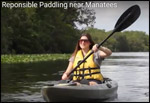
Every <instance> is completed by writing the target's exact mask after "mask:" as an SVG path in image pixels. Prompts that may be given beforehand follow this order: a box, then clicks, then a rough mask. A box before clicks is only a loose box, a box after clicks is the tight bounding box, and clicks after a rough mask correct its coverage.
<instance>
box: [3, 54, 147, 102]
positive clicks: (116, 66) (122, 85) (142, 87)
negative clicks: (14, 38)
mask: <svg viewBox="0 0 150 103" xmlns="http://www.w3.org/2000/svg"><path fill="white" fill-rule="evenodd" d="M67 65H68V60H56V61H47V62H38V63H28V64H27V63H26V64H23V63H20V64H1V101H2V102H45V101H44V100H43V98H42V95H41V87H42V86H45V85H47V84H49V83H52V82H55V81H57V80H60V78H61V75H62V73H63V72H64V70H65V69H66V68H67ZM101 71H102V74H103V75H104V76H106V77H109V78H111V79H113V80H115V81H117V82H118V85H119V87H118V91H117V93H118V97H117V98H114V99H112V100H106V102H149V52H114V53H113V54H112V55H111V56H110V57H108V58H106V59H105V60H104V61H103V62H102V66H101Z"/></svg>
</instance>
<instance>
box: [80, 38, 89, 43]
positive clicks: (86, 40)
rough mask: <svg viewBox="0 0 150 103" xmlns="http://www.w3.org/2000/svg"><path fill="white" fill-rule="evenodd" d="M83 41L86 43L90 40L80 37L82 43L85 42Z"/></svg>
mask: <svg viewBox="0 0 150 103" xmlns="http://www.w3.org/2000/svg"><path fill="white" fill-rule="evenodd" d="M83 41H84V42H85V43H88V42H89V40H88V39H80V40H79V42H80V43H81V42H83Z"/></svg>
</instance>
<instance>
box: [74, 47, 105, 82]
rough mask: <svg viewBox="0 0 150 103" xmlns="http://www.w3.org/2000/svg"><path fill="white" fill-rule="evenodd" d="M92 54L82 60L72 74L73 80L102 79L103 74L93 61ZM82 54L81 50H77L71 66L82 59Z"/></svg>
mask: <svg viewBox="0 0 150 103" xmlns="http://www.w3.org/2000/svg"><path fill="white" fill-rule="evenodd" d="M90 52H91V50H89V51H88V53H87V54H86V55H88V54H89V53H90ZM93 57H94V54H92V55H90V56H89V57H88V58H87V59H86V61H85V62H83V63H82V64H81V65H80V66H79V67H78V68H77V69H76V70H75V71H74V75H73V80H82V79H96V80H101V81H103V76H102V74H101V73H100V68H99V66H97V65H96V63H95V62H94V58H93ZM83 59H84V58H83V54H82V51H81V50H79V51H78V52H77V54H76V56H75V59H74V63H73V68H75V67H76V65H77V64H78V63H79V62H80V61H82V60H83Z"/></svg>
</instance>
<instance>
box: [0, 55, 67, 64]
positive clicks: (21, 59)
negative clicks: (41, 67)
mask: <svg viewBox="0 0 150 103" xmlns="http://www.w3.org/2000/svg"><path fill="white" fill-rule="evenodd" d="M69 57H70V54H20V55H1V63H9V64H10V63H30V62H40V61H49V60H53V61H55V60H60V59H69Z"/></svg>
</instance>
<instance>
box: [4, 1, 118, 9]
mask: <svg viewBox="0 0 150 103" xmlns="http://www.w3.org/2000/svg"><path fill="white" fill-rule="evenodd" d="M2 7H5V8H10V9H12V8H27V7H28V8H37V7H39V8H41V7H44V8H63V9H68V7H69V8H74V7H75V8H81V7H88V8H104V7H105V8H109V7H110V8H116V7H117V3H111V2H84V3H83V2H82V3H81V2H58V1H54V2H52V1H50V2H42V1H40V2H34V1H30V2H29V1H26V2H5V1H3V2H2Z"/></svg>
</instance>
